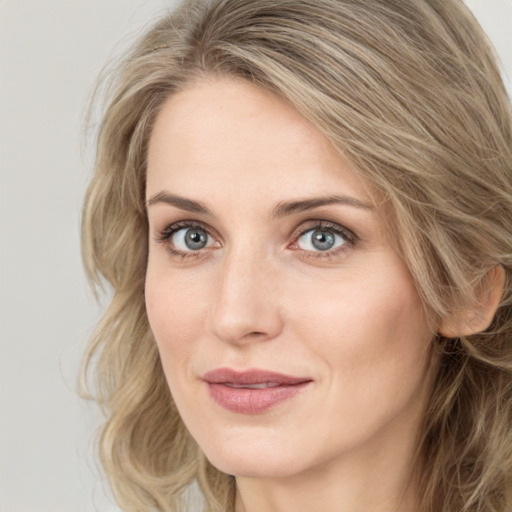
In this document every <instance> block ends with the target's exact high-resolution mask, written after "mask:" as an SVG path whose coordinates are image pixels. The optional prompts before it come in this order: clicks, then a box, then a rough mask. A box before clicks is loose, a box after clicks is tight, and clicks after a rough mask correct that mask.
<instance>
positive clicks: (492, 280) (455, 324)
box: [438, 265, 505, 338]
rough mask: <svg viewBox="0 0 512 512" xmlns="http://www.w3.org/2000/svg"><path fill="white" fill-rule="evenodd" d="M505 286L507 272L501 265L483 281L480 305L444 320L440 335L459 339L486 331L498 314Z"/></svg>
mask: <svg viewBox="0 0 512 512" xmlns="http://www.w3.org/2000/svg"><path fill="white" fill-rule="evenodd" d="M504 286H505V270H504V268H503V267H502V266H501V265H496V266H495V267H493V268H492V269H491V270H489V272H488V273H487V274H486V276H485V278H484V279H483V281H482V285H481V286H480V290H479V296H478V303H477V304H476V305H475V306H474V307H471V308H469V309H464V310H461V311H455V312H453V313H451V314H450V315H448V316H447V317H445V318H443V319H442V320H441V323H440V325H439V331H438V332H439V334H440V335H441V336H444V337H445V338H459V337H461V336H470V335H472V334H476V333H478V332H482V331H485V329H487V328H488V327H489V326H490V325H491V322H492V320H493V318H494V315H495V314H496V310H497V309H498V306H499V304H500V301H501V297H502V295H503V289H504Z"/></svg>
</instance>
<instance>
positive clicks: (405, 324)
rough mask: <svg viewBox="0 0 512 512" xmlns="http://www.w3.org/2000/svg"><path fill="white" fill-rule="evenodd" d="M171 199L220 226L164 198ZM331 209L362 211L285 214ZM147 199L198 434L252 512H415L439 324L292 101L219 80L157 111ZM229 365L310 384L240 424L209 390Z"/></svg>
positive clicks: (177, 366) (366, 200) (150, 276)
mask: <svg viewBox="0 0 512 512" xmlns="http://www.w3.org/2000/svg"><path fill="white" fill-rule="evenodd" d="M171 193H172V194H173V195H176V196H179V197H180V198H186V199H188V200H192V201H195V202H199V203H201V204H202V205H203V206H204V207H206V208H207V209H208V210H209V212H208V213H205V212H204V211H194V212H192V211H188V208H189V207H190V203H184V202H183V201H181V203H180V202H179V201H178V202H177V201H165V200H162V197H163V196H162V194H171ZM159 194H160V195H159ZM333 194H335V195H336V196H343V197H348V198H351V201H349V202H345V203H333V204H325V205H322V206H316V207H313V208H308V209H306V210H304V211H286V212H285V211H283V208H281V212H280V213H281V215H279V216H276V215H275V214H276V208H277V207H279V206H280V205H281V206H282V205H283V204H284V203H287V202H290V201H297V200H305V199H311V198H318V197H321V198H325V197H329V196H332V195H333ZM147 200H148V217H149V228H150V235H149V236H150V239H149V259H148V268H147V279H146V305H147V313H148V318H149V321H150V325H151V328H152V331H153V333H154V335H155V339H156V342H157V344H158V348H159V351H160V355H161V359H162V363H163V368H164V371H165V375H166V378H167V381H168V384H169V387H170V390H171V392H172V395H173V398H174V400H175V402H176V404H177V407H178V409H179V411H180V414H181V416H182V418H183V420H184V422H185V424H186V425H187V427H188V429H189V430H190V432H191V434H192V436H193V437H194V438H195V439H196V441H197V442H198V444H199V445H200V446H201V448H202V449H203V451H204V452H205V454H206V456H207V457H208V459H209V460H210V461H211V462H212V463H213V464H214V465H215V466H216V467H217V468H219V469H220V470H221V471H224V472H226V473H229V474H232V475H235V476H236V481H237V489H238V495H237V511H242V510H244V511H245V512H253V511H259V512H265V511H290V510H294V511H298V512H300V511H311V510H318V504H319V503H321V504H322V511H324V512H329V511H336V512H344V511H347V512H348V511H350V512H358V511H368V510H372V511H374V512H397V511H401V512H405V511H410V512H412V511H413V510H414V509H415V502H414V496H415V486H414V482H413V481H412V479H411V469H412V458H413V455H414V450H415V448H416V445H417V443H416V436H417V433H418V429H419V423H420V421H421V417H422V414H423V410H424V406H425V402H426V397H427V396H428V393H429V391H430V389H431V385H432V377H433V375H434V373H435V361H434V360H433V358H432V355H431V353H432V351H431V348H432V343H431V342H432V338H433V335H432V333H433V331H435V322H434V321H433V320H432V319H430V318H426V316H425V313H424V308H423V306H422V303H421V301H420V298H419V296H418V293H417V291H416V289H415V287H414V284H413V282H412V279H411V276H410V274H409V272H408V270H407V268H406V266H405V264H404V262H403V261H402V259H401V258H400V255H399V254H397V253H396V251H395V250H394V249H393V247H392V245H391V244H390V243H389V241H388V240H387V238H386V235H385V233H384V232H383V223H382V213H381V212H379V211H378V209H377V208H376V207H374V206H373V202H372V198H371V197H370V196H369V194H368V187H367V186H365V184H364V183H363V182H361V180H360V179H359V178H358V176H357V175H356V173H354V172H353V171H352V170H351V169H350V168H349V167H348V166H347V165H346V163H344V161H343V160H342V158H340V156H339V154H338V153H337V152H336V151H335V150H334V148H333V147H332V146H331V145H330V143H329V142H328V141H327V140H326V139H325V138H324V137H323V135H321V134H320V133H319V132H318V131H317V130H316V129H314V128H313V127H312V126H311V125H309V124H308V123H307V122H306V121H305V120H304V119H303V118H302V117H301V116H300V115H299V114H298V113H297V112H296V111H295V110H294V109H293V108H292V107H291V106H289V105H288V104H286V103H285V102H284V101H282V100H281V99H279V98H277V97H276V96H273V95H272V94H271V93H269V92H266V91H262V90H261V89H258V88H256V87H254V86H252V85H249V84H247V83H245V82H242V81H239V80H236V79H232V78H208V79H204V80H202V81H200V82H198V83H194V84H191V85H189V86H188V87H186V88H185V89H184V90H182V91H180V92H178V93H176V94H175V95H173V96H171V97H170V98H169V99H168V100H167V102H166V103H165V104H164V106H163V108H162V110H161V112H160V113H159V115H158V117H157V120H156V124H155V126H154V130H153V133H152V136H151V139H150V147H149V154H148V177H147ZM354 200H355V201H354ZM169 203H173V204H169ZM319 220H320V221H325V222H328V223H329V224H328V227H327V228H325V230H326V231H329V230H331V231H330V232H331V234H332V235H333V236H335V240H336V243H335V247H334V248H333V249H332V250H330V251H320V250H318V248H317V247H315V246H314V245H312V243H311V234H312V232H313V230H314V228H315V226H317V225H318V222H317V221H319ZM176 222H181V224H179V225H178V226H174V229H175V230H177V232H176V231H175V233H174V234H172V235H170V232H171V230H170V229H169V228H168V227H169V226H172V225H173V224H174V223H176ZM184 222H185V223H187V222H188V223H192V224H194V225H199V226H200V228H201V229H203V233H204V234H205V236H206V237H207V245H206V247H204V248H203V249H200V250H191V249H189V248H188V247H187V246H186V244H184V242H183V237H182V236H181V235H183V234H185V233H186V232H187V229H190V228H189V227H183V226H184V224H183V223H184ZM180 229H181V231H179V230H180ZM333 229H336V230H338V231H340V232H341V233H347V230H349V234H346V235H343V234H341V235H340V234H339V233H338V234H336V233H333ZM308 230H309V231H308ZM164 239H165V240H164ZM220 367H229V368H234V369H237V370H245V369H249V368H259V369H267V370H272V371H277V372H281V373H285V374H288V375H294V376H307V377H308V378H310V379H311V380H312V382H311V383H310V385H308V386H307V388H306V389H305V390H304V391H303V392H301V393H299V394H298V395H297V396H295V397H293V398H291V399H290V400H287V401H285V402H282V403H280V404H278V405H277V406H276V407H274V408H271V409H270V410H268V411H266V412H264V413H260V414H240V413H236V412H232V411H228V410H226V409H224V408H222V407H220V406H219V405H218V404H217V403H215V402H214V401H213V400H212V398H211V397H210V394H209V392H208V388H207V385H206V384H205V383H204V381H203V380H202V379H201V376H202V375H204V374H205V373H206V372H208V371H210V370H213V369H216V368H220Z"/></svg>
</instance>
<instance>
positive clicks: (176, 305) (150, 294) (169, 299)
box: [145, 267, 205, 377]
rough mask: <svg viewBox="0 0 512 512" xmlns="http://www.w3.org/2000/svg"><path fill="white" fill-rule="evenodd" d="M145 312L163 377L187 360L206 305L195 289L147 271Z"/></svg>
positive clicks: (199, 330) (199, 329)
mask: <svg viewBox="0 0 512 512" xmlns="http://www.w3.org/2000/svg"><path fill="white" fill-rule="evenodd" d="M145 300H146V311H147V315H148V320H149V324H150V327H151V330H152V331H153V335H154V337H155V340H156V342H157V345H158V350H159V352H160V357H161V359H162V363H163V366H164V370H165V372H166V375H167V376H168V377H169V376H170V375H171V374H172V373H173V372H172V371H171V370H172V368H171V367H173V366H177V365H180V364H183V362H184V361H186V360H188V358H189V355H190V353H191V351H192V350H193V347H194V341H193V340H197V339H198V338H199V337H200V334H201V332H202V331H203V326H204V317H205V303H204V301H203V302H200V301H198V293H197V290H195V289H194V287H191V286H190V285H189V286H187V285H186V284H180V283H178V282H177V280H176V279H175V278H174V277H172V276H170V275H166V273H162V272H153V271H152V269H151V267H149V268H148V272H147V277H146V285H145Z"/></svg>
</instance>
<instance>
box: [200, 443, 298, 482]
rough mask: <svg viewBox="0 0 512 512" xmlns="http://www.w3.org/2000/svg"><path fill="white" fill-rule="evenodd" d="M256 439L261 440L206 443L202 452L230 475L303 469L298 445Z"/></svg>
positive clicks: (287, 473)
mask: <svg viewBox="0 0 512 512" xmlns="http://www.w3.org/2000/svg"><path fill="white" fill-rule="evenodd" d="M260 440H261V443H258V442H255V439H253V440H252V442H249V443H244V442H233V441H231V442H230V443H229V446H226V444H225V443H216V444H215V445H214V446H212V445H211V444H210V445H208V447H207V449H206V450H203V451H204V453H205V455H206V458H207V459H208V460H209V461H210V463H211V464H212V465H213V466H215V467H216V468H217V469H218V470H220V471H222V472H223V473H227V474H229V475H233V476H239V477H247V478H282V477H286V476H290V475H292V474H296V473H300V472H301V471H304V470H305V469H306V468H305V467H304V466H305V465H306V461H305V459H304V456H303V453H302V454H301V450H300V449H299V447H295V448H293V447H288V446H285V443H283V442H281V443H277V444H276V443H272V442H271V441H269V440H263V439H261V438H260ZM279 445H280V446H279ZM201 448H202V447H201Z"/></svg>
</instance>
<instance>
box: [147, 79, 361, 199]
mask: <svg viewBox="0 0 512 512" xmlns="http://www.w3.org/2000/svg"><path fill="white" fill-rule="evenodd" d="M217 185H221V186H222V188H223V190H225V191H227V190H231V191H232V192H233V194H236V195H241V194H243V192H244V191H250V192H252V193H253V194H259V195H260V196H261V197H267V196H269V194H270V193H271V192H272V193H274V194H275V195H276V199H277V196H278V195H279V194H281V195H283V194H289V195H300V196H308V195H317V194H319V193H321V194H329V193H331V194H332V193H333V188H334V189H340V188H341V189H342V190H336V191H337V192H340V193H341V192H342V193H344V194H350V195H355V196H357V197H358V198H360V199H364V200H367V201H368V200H369V194H368V191H367V187H366V186H365V184H364V183H363V182H362V180H361V179H360V178H359V176H358V175H357V174H356V173H355V172H353V171H352V170H351V169H350V168H349V166H348V165H347V164H346V163H345V162H344V161H343V159H342V158H341V156H340V154H339V152H338V151H337V150H336V149H335V148H334V147H333V146H332V144H331V143H330V142H329V140H328V139H327V138H326V137H325V136H324V135H323V134H321V133H320V132H319V131H318V130H317V129H315V128H314V127H313V126H311V125H310V124H309V123H308V121H307V120H305V119H304V118H303V117H302V116H301V115H300V114H299V113H298V112H297V111H296V110H295V109H294V108H293V107H292V106H290V105H289V104H287V103H286V102H285V101H284V100H282V99H281V98H279V97H278V96H276V95H274V94H272V93H270V92H268V91H265V90H263V89H260V88H258V87H255V86H253V85H251V84H249V83H246V82H244V81H242V80H239V79H233V78H210V79H205V80H203V81H201V82H198V83H194V84H192V85H190V86H188V87H186V88H185V89H183V90H181V91H180V92H178V93H176V94H174V95H172V96H170V97H169V98H168V99H167V101H166V102H165V103H164V105H163V106H162V108H161V111H160V113H159V115H158V116H157V119H156V122H155V125H154V128H153V132H152V135H151V138H150V144H149V153H148V180H147V189H148V190H147V195H150V194H151V193H156V192H158V189H159V188H172V189H178V190H179V191H180V193H186V194H193V195H197V194H201V195H204V194H206V193H208V192H210V193H212V191H213V190H217V189H216V188H215V187H216V186H217Z"/></svg>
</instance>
